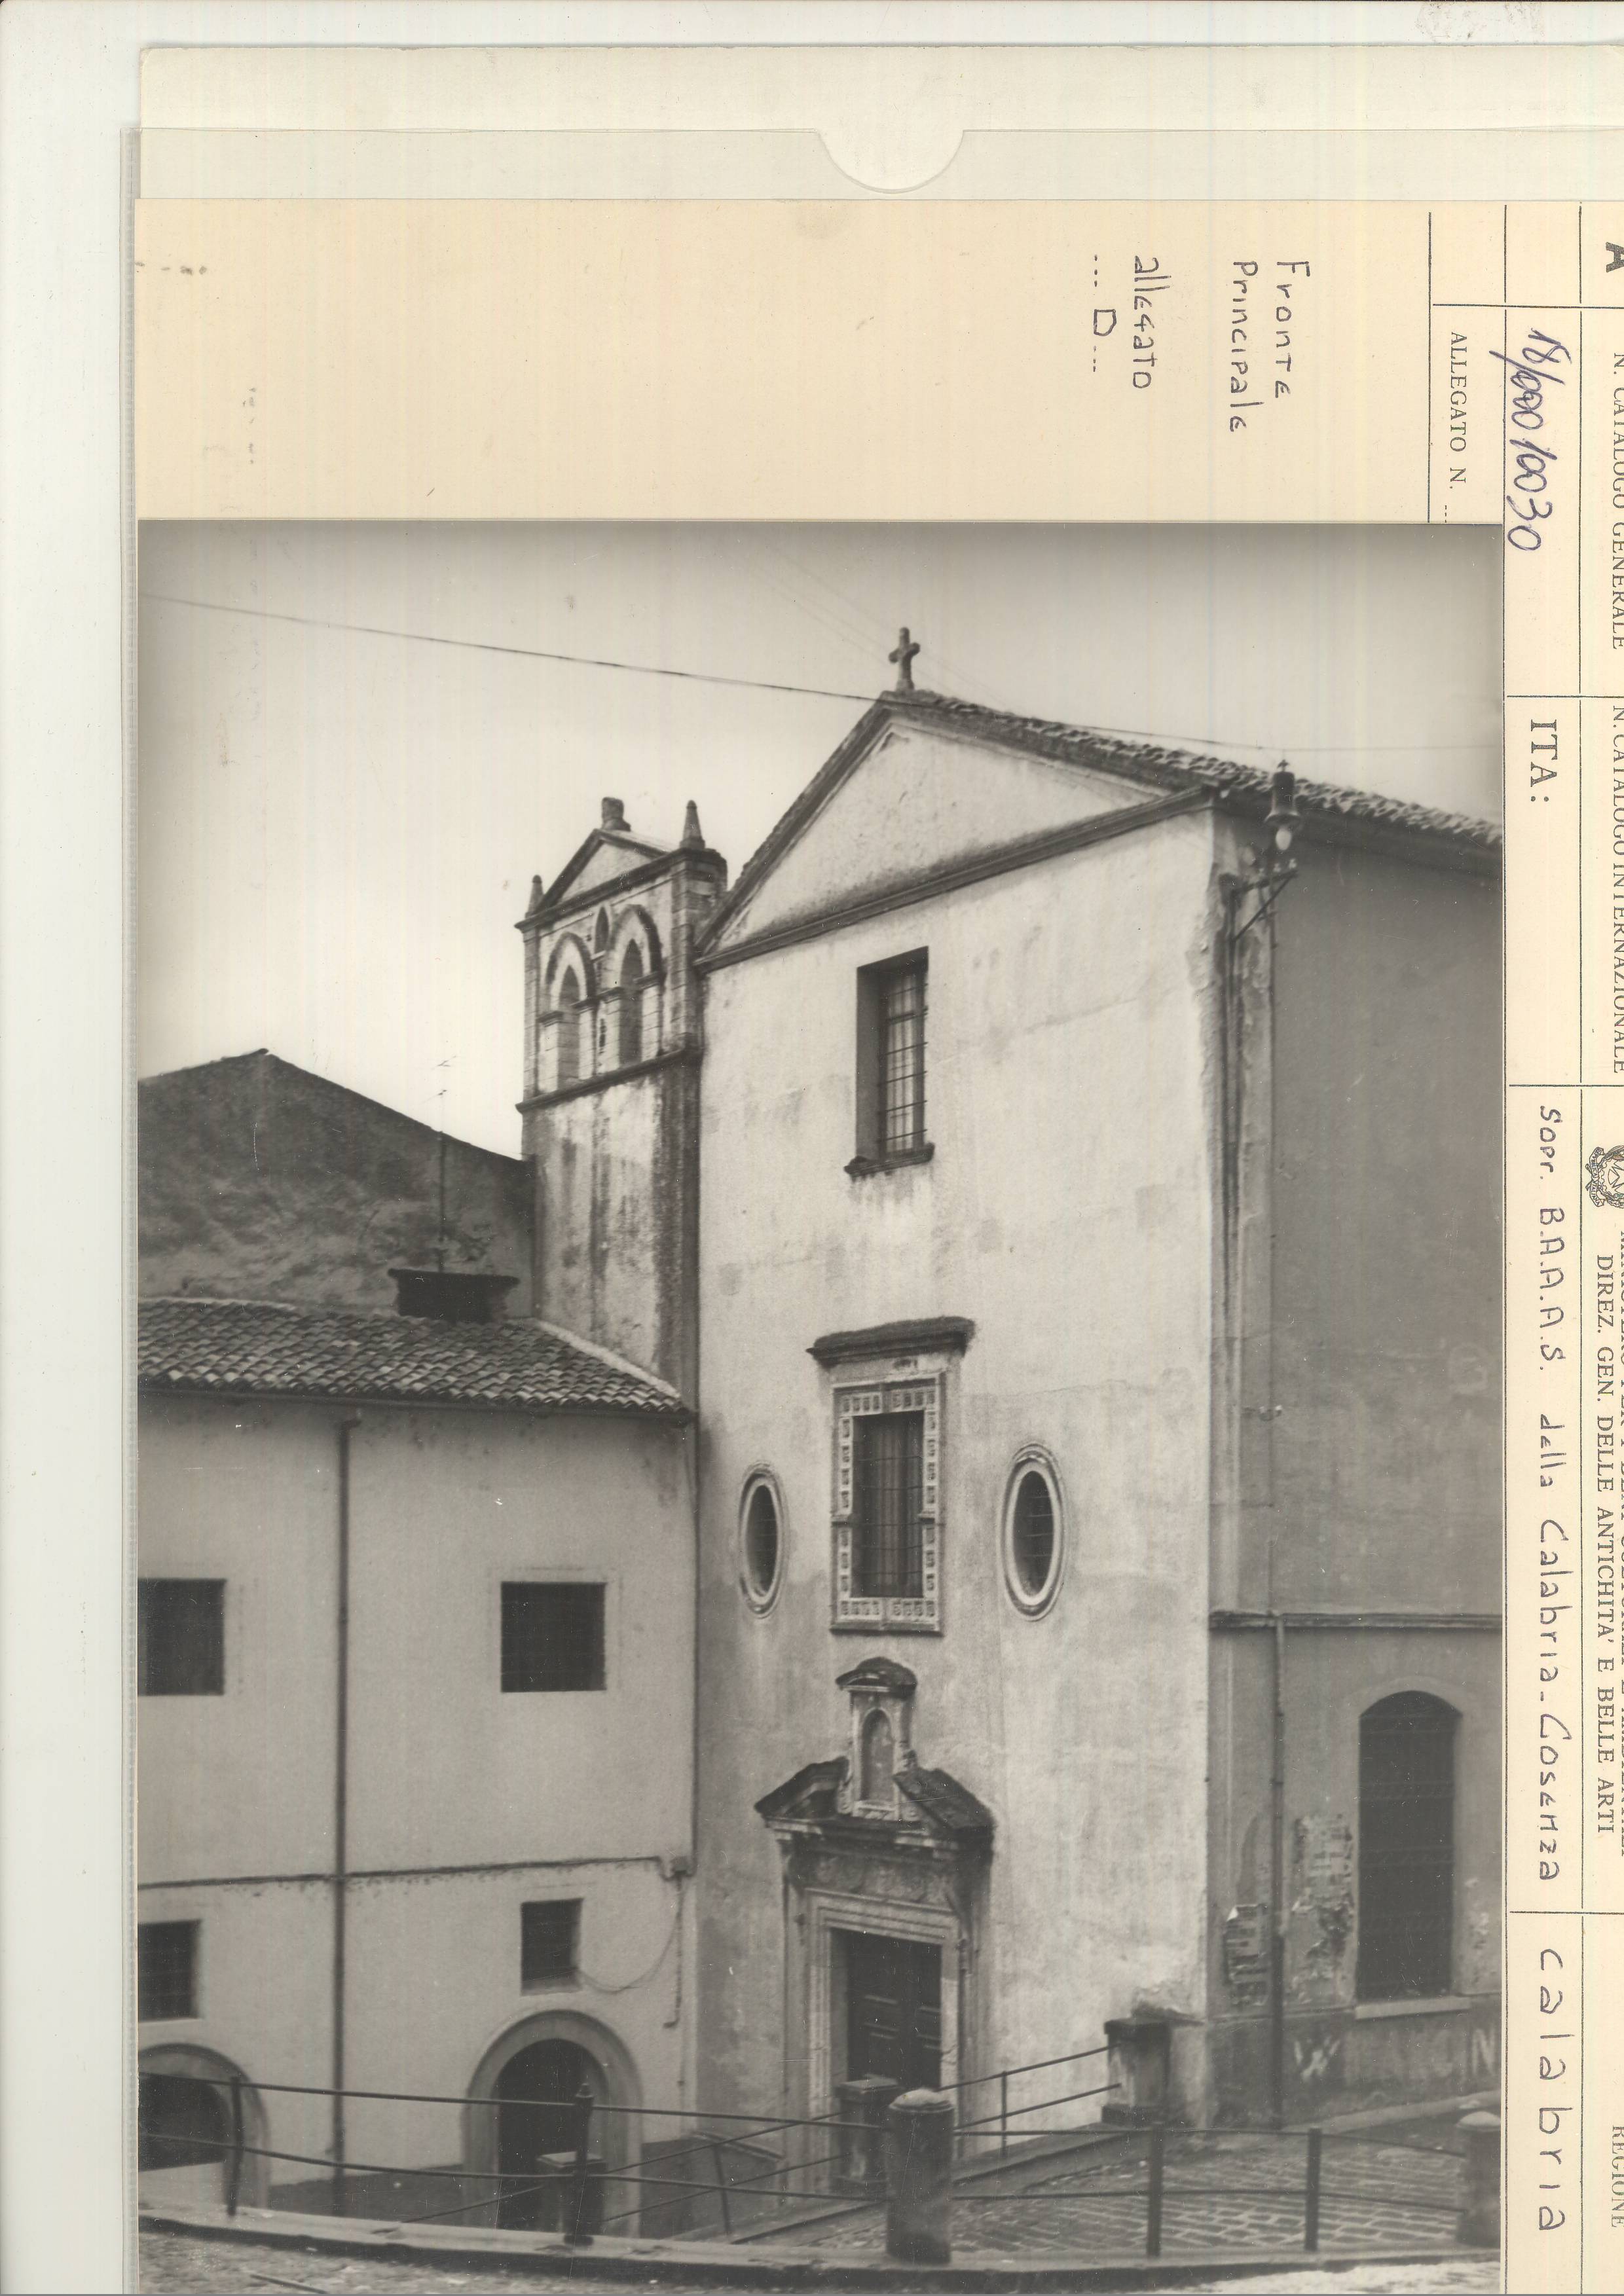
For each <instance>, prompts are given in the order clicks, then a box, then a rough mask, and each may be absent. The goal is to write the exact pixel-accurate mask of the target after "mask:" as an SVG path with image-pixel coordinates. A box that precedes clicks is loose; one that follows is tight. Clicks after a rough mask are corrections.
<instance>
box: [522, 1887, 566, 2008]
mask: <svg viewBox="0 0 1624 2296" xmlns="http://www.w3.org/2000/svg"><path fill="white" fill-rule="evenodd" d="M580 1937H581V1901H580V1899H579V1898H545V1899H544V1900H542V1901H540V1902H539V1903H535V1904H531V1905H528V1906H521V1907H520V1908H519V1982H520V1984H521V1985H522V1986H527V1987H529V1986H538V1985H567V1984H571V1983H573V1982H574V1979H575V1973H576V1955H577V1952H578V1948H579V1946H580Z"/></svg>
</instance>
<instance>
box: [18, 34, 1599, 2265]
mask: <svg viewBox="0 0 1624 2296" xmlns="http://www.w3.org/2000/svg"><path fill="white" fill-rule="evenodd" d="M1620 32H1624V9H1620V7H1619V6H1616V5H1604V6H1603V5H1599V4H1598V5H1568V6H1562V7H1553V8H1548V9H1547V8H1545V7H1541V6H1538V5H1534V4H1526V5H1520V4H1505V5H1489V4H1477V0H1471V4H1465V5H1461V6H1456V7H1451V6H1448V5H1439V4H1435V0H1428V4H1418V5H1417V4H1404V5H1398V4H1394V5H1370V6H1366V5H1348V4H1341V0H1335V4H1325V5H1307V4H1303V5H1295V4H1292V5H1284V4H1283V5H1280V6H1263V5H1243V4H1223V5H1214V6H1211V7H1202V6H1197V5H1185V4H1177V5H1169V6H1111V5H1103V4H1102V5H1082V4H1079V5H1063V4H1057V5H1046V4H1034V5H1028V4H1023V0H1003V4H997V5H982V4H974V0H965V4H963V5H951V4H947V5H933V4H921V5H917V6H909V5H906V4H902V5H897V4H891V5H857V4H852V5H842V4H828V5H816V6H811V5H808V6H800V5H791V4H785V5H783V6H775V7H772V8H767V7H765V6H761V5H759V4H757V5H752V4H733V5H727V4H711V5H706V6H702V7H701V6H693V7H687V8H684V7H677V6H662V5H657V4H647V5H644V4H627V5H619V6H614V5H608V6H603V7H596V8H595V7H593V6H591V5H589V4H578V5H569V6H566V5H537V4H519V0H513V4H501V0H496V4H484V0H462V4H459V0H421V4H411V0H375V4H357V5H348V6H345V5H338V4H332V5H324V4H311V5H298V4H267V5H256V4H253V0H198V4H193V5H185V4H178V0H153V4H140V0H8V4H7V5H6V6H5V7H4V9H3V10H0V517H3V518H4V529H3V548H0V775H3V778H0V919H3V921H4V922H3V931H4V940H3V943H0V957H3V962H0V1445H3V1447H4V1448H3V1452H0V1476H3V1481H0V1522H3V1525H4V1546H0V1699H3V1700H4V1709H3V1712H0V1721H3V1724H4V1738H3V1740H0V1753H3V1755H4V1771H3V1772H0V1861H3V1871H4V1891H3V1892H0V2285H4V2288H5V2289H6V2290H8V2291H21V2292H29V2291H39V2292H47V2291H55V2290H75V2289H85V2290H92V2291H103V2290H111V2289H116V2288H119V2287H121V2286H125V2285H131V2286H133V2285H134V2284H135V2280H134V2272H133V2260H132V2259H131V2257H130V2243H129V2237H128V2215H127V2198H128V2195H127V2160H128V2153H127V2144H126V2133H125V2124H126V2118H127V2104H128V2102H129V2098H128V2043H127V2028H126V2012H125V1997H126V1993H127V1975H128V1968H129V1951H128V1946H127V1938H128V1927H127V1923H128V1903H127V1843H128V1807H127V1804H128V1795H127V1767H126V1746H127V1729H126V1723H127V1698H126V1692H125V1683H124V1672H125V1669H124V1668H123V1666H122V1663H121V1661H122V1658H123V1655H124V1652H125V1627H124V1620H125V1570H124V1569H123V1567H122V1566H123V1563H124V1558H125V1556H126V1554H127V1547H126V1526H127V1466H128V1464H129V1449H128V1443H127V1407H126V1382H125V1358H126V1352H127V1305H128V1300H129V1298H130V1296H131V1293H132V1285H131V1283H130V1274H131V1259H130V1250H129V1236H128V1232H127V1218H126V1208H127V1177H128V1169H129V1160H128V1118H129V1103H130V1084H129V1079H130V1078H131V1076H132V1074H133V1067H132V1061H131V1051H132V1045H131V1035H130V1019H129V1011H128V1007H127V1001H126V996H125V993H124V983H125V977H126V948H127V935H128V932H129V929H130V924H131V920H132V916H133V909H132V905H131V903H130V899H129V891H128V881H129V880H128V867H127V839H126V830H125V807H124V790H125V758H124V747H125V744H124V736H125V710H124V689H125V685H126V676H125V669H124V660H123V649H122V641H121V612H122V595H121V585H122V567H123V562H122V556H121V546H122V545H121V515H120V456H119V440H120V405H121V401H120V374H119V344H120V291H121V285H122V256H121V240H120V217H119V185H120V165H121V162H120V152H119V133H120V130H122V129H124V128H126V127H131V126H133V125H134V123H135V119H136V116H137V106H138V60H139V54H140V51H141V48H142V46H143V45H144V44H147V43H151V42H172V43H185V42H199V41H201V42H210V43H216V44H218V43H221V42H230V43H233V44H237V45H252V44H257V43H261V42H266V41H273V42H275V41H283V42H315V43H324V44H333V45H341V44H343V43H346V42H351V41H360V42H366V43H388V42H391V41H400V40H405V41H410V42H413V43H417V44H423V43H430V44H450V43H453V42H455V43H456V44H459V45H477V44H481V43H496V44H502V43H510V44H511V43H522V42H535V41H560V42H575V43H579V42H595V43H600V44H601V43H615V42H619V41H631V42H638V43H647V42H651V41H660V40H666V41H682V42H685V43H690V44H716V43H726V42H729V41H734V42H736V41H740V40H744V41H761V42H775V43H783V42H789V41H794V40H808V39H811V40H818V41H823V42H846V41H858V42H861V41H865V40H874V39H881V40H884V41H887V42H900V41H906V40H951V41H954V42H957V43H965V42H974V41H987V40H995V41H999V42H1003V43H1013V42H1019V41H1023V40H1038V41H1045V40H1049V41H1053V40H1059V39H1064V40H1070V41H1073V42H1083V41H1088V40H1115V41H1136V42H1144V41H1156V40H1164V41H1175V42H1181V43H1185V44H1189V43H1202V42H1213V41H1217V42H1222V43H1225V44H1230V43H1234V42H1240V41H1271V40H1273V41H1296V42H1305V41H1306V42H1314V41H1334V42H1338V43H1343V44H1346V43H1349V42H1357V41H1358V40H1360V39H1374V40H1378V41H1382V42H1386V43H1389V44H1391V43H1396V42H1436V41H1439V40H1442V41H1457V40H1458V41H1482V42H1514V43H1525V44H1535V45H1538V43H1540V42H1542V41H1544V40H1546V39H1555V40H1561V41H1563V42H1568V43H1574V42H1581V41H1590V40H1599V39H1603V38H1616V37H1620ZM1535 78H1536V79H1537V78H1538V75H1537V73H1536V75H1535ZM1516 188H1517V187H1515V186H1513V185H1509V184H1508V185H1507V187H1506V189H1507V192H1508V193H1511V192H1514V190H1515V189H1516ZM1102 714H1103V713H1102ZM1218 730H1223V729H1218Z"/></svg>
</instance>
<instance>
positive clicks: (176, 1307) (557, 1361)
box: [137, 1297, 689, 1421]
mask: <svg viewBox="0 0 1624 2296" xmlns="http://www.w3.org/2000/svg"><path fill="white" fill-rule="evenodd" d="M137 1369H138V1375H139V1381H140V1385H141V1387H142V1389H143V1390H144V1391H145V1392H146V1393H148V1394H168V1395H242V1396H250V1395H252V1396H296V1397H309V1398H316V1397H342V1398H346V1399H353V1400H355V1401H357V1402H365V1401H367V1400H373V1401H378V1402H387V1403H421V1404H455V1405H484V1406H488V1407H491V1408H494V1409H499V1410H507V1411H520V1412H561V1411H578V1412H618V1413H627V1414H630V1415H635V1416H638V1417H644V1418H654V1419H668V1420H678V1421H683V1420H686V1419H687V1418H688V1416H689V1413H688V1412H687V1410H686V1408H685V1406H684V1404H683V1403H682V1401H681V1399H680V1398H679V1397H678V1396H677V1394H676V1392H675V1391H674V1390H672V1389H670V1388H668V1387H667V1386H666V1385H665V1384H664V1382H661V1381H659V1380H654V1379H650V1378H647V1377H645V1376H644V1375H642V1374H638V1373H636V1372H634V1371H633V1370H631V1369H630V1368H629V1366H622V1365H619V1364H617V1363H615V1362H614V1361H612V1360H611V1359H610V1358H609V1357H606V1356H604V1355H603V1354H601V1353H599V1352H598V1351H596V1350H595V1349H587V1348H585V1347H580V1346H578V1345H577V1344H576V1343H575V1342H574V1341H571V1340H569V1339H566V1338H565V1337H564V1335H563V1334H562V1333H559V1332H555V1331H554V1330H553V1329H552V1327H551V1326H550V1325H549V1324H541V1323H535V1322H532V1321H530V1320H529V1319H528V1318H526V1317H515V1318H514V1319H513V1321H512V1322H511V1323H499V1324H447V1323H439V1322H435V1321H432V1320H431V1319H430V1318H428V1317H426V1316H400V1315H372V1314H365V1313H361V1312H358V1311H356V1310H353V1309H345V1308H301V1307H291V1306H284V1305H282V1304H280V1303H276V1302H272V1301H265V1300H201V1299H194V1298H191V1297H188V1298H185V1299H170V1300H143V1301H142V1303H141V1310H140V1338H139V1342H138V1349H137Z"/></svg>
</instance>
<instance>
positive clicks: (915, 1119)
mask: <svg viewBox="0 0 1624 2296" xmlns="http://www.w3.org/2000/svg"><path fill="white" fill-rule="evenodd" d="M924 1136H925V969H924V966H923V964H905V965H899V966H898V968H897V970H896V971H895V972H888V973H886V974H885V975H884V977H883V978H882V980H881V983H880V1153H881V1155H882V1156H905V1155H906V1154H908V1153H909V1152H910V1151H911V1150H913V1149H915V1148H919V1147H923V1144H924Z"/></svg>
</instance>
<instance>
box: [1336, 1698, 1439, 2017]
mask: <svg viewBox="0 0 1624 2296" xmlns="http://www.w3.org/2000/svg"><path fill="white" fill-rule="evenodd" d="M1459 1719H1460V1717H1459V1716H1458V1715H1457V1714H1456V1710H1455V1709H1454V1707H1453V1706H1446V1705H1445V1703H1444V1702H1443V1700H1442V1699H1441V1698H1430V1697H1428V1695H1427V1694H1426V1693H1425V1692H1424V1691H1420V1690H1407V1691H1402V1692H1400V1693H1398V1695H1397V1696H1396V1697H1393V1698H1383V1699H1382V1700H1380V1701H1379V1702H1377V1704H1375V1705H1374V1706H1372V1707H1369V1708H1367V1709H1366V1711H1365V1713H1364V1714H1362V1715H1361V1716H1360V1718H1359V1950H1358V1964H1357V1977H1356V1990H1357V1994H1358V1997H1359V1999H1360V2000H1361V2001H1398V2000H1405V1999H1409V1998H1415V1999H1420V2000H1431V1999H1436V1998H1437V1997H1439V1995H1442V1994H1446V1993H1448V1991H1449V1990H1450V1988H1451V1985H1452V1982H1453V1976H1454V1962H1455V1730H1456V1723H1457V1722H1458V1721H1459Z"/></svg>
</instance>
